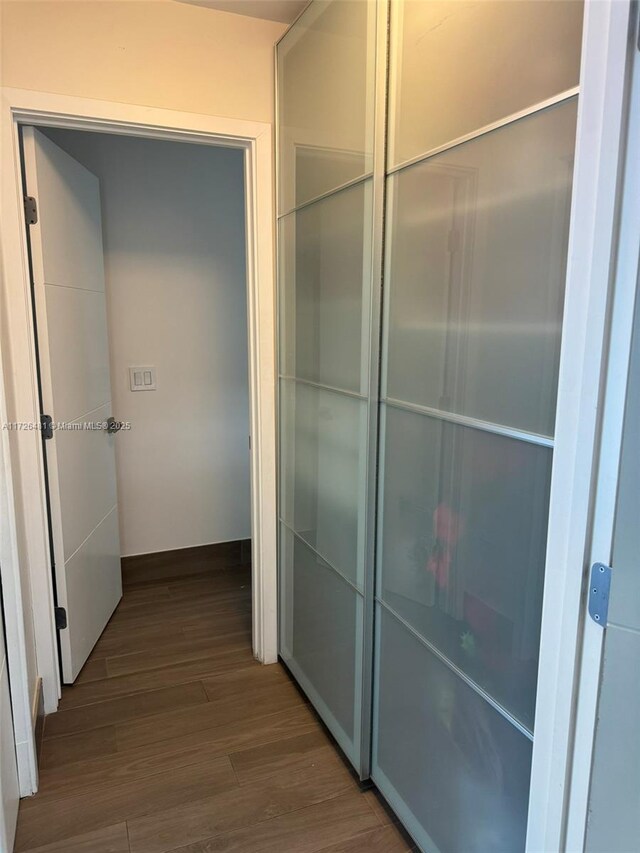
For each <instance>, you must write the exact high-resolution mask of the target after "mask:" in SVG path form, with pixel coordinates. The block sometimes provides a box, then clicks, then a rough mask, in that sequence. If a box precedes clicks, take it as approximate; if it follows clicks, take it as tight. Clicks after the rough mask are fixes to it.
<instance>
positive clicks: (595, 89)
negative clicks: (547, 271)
mask: <svg viewBox="0 0 640 853" xmlns="http://www.w3.org/2000/svg"><path fill="white" fill-rule="evenodd" d="M629 9H630V4H629V0H606V2H605V1H604V0H603V2H590V3H587V4H586V6H585V19H584V30H583V43H582V63H581V79H580V99H579V106H578V127H577V139H576V160H575V169H574V182H573V198H572V207H571V226H570V235H569V253H568V265H567V293H566V298H565V310H564V320H563V341H562V353H561V360H560V376H559V389H558V411H557V416H556V432H555V435H556V439H555V454H554V467H553V474H552V484H551V503H550V510H549V532H548V544H547V559H546V583H545V592H544V604H543V611H542V633H541V643H540V663H539V675H538V692H537V703H536V718H535V730H534V731H535V737H534V745H533V764H532V771H531V794H530V804H529V822H528V831H527V851H529V853H534V851H535V853H541V851H552V850H553V851H562V850H565V829H566V822H567V817H568V802H569V779H570V774H571V761H572V748H573V734H574V732H573V729H574V724H575V703H576V699H577V677H578V660H579V653H580V637H581V628H582V625H583V621H584V613H585V595H584V594H585V583H584V582H585V578H586V575H587V569H588V565H589V554H590V522H591V514H592V506H593V496H594V486H595V475H596V467H595V460H596V456H597V451H598V437H599V429H600V417H601V412H600V410H601V403H602V393H601V392H602V385H603V380H604V374H605V369H606V345H607V325H608V313H609V301H610V292H611V287H610V279H611V253H612V246H613V241H614V238H615V229H616V207H617V204H616V201H617V192H618V170H619V164H620V141H621V130H622V115H623V100H624V91H625V86H624V83H625V67H626V57H627V32H628V24H629Z"/></svg>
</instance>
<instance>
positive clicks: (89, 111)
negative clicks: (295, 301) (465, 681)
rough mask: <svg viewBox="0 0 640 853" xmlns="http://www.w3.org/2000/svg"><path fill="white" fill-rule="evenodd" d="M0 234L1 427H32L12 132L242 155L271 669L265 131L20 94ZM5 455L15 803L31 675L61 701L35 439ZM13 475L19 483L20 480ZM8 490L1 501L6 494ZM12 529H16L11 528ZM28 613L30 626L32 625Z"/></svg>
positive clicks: (271, 401) (258, 650)
mask: <svg viewBox="0 0 640 853" xmlns="http://www.w3.org/2000/svg"><path fill="white" fill-rule="evenodd" d="M3 111H4V116H3V117H4V119H6V120H4V121H3V123H2V131H3V148H2V150H3V164H2V168H3V174H4V175H5V177H6V180H4V181H3V198H2V205H3V228H4V235H3V236H4V237H5V238H6V243H5V244H4V247H3V248H4V260H5V273H6V278H5V287H6V306H7V310H6V313H5V329H4V333H3V352H4V357H5V359H7V362H6V363H7V364H8V359H9V358H10V359H11V365H12V367H13V375H15V376H22V377H26V376H31V377H32V380H34V381H33V382H30V381H26V382H25V381H21V382H17V383H13V381H11V379H10V374H5V383H4V384H5V387H6V391H7V393H6V402H7V413H6V414H7V417H6V420H7V421H11V422H14V421H15V422H24V423H30V422H34V423H35V422H36V421H38V419H39V416H40V413H41V412H40V407H39V405H38V399H37V386H36V384H35V361H34V358H35V356H34V330H33V324H32V318H31V305H30V300H29V297H28V293H29V282H28V275H27V264H26V254H25V232H26V224H25V222H24V220H23V198H22V190H21V186H20V150H19V133H18V130H19V125H37V126H39V127H40V128H42V127H45V126H46V127H56V128H66V129H75V130H80V131H94V132H96V131H97V132H108V133H111V134H116V135H123V134H124V135H128V136H136V137H145V138H149V139H162V140H172V141H181V142H192V143H198V144H200V145H203V146H221V145H222V146H224V147H232V148H236V149H241V151H242V154H243V168H244V174H245V216H246V235H247V246H246V274H247V283H248V290H247V297H248V339H249V396H250V406H249V408H250V421H251V430H250V431H251V435H252V444H253V447H252V451H251V456H250V476H251V483H252V492H251V501H252V508H251V528H252V529H251V539H252V543H253V558H252V584H251V585H252V601H253V607H252V649H253V655H254V656H255V657H256V658H257V660H258V661H259V662H262V663H271V662H274V661H275V660H276V617H275V613H276V608H275V600H276V580H275V574H276V573H275V523H274V510H273V507H274V505H275V440H274V435H275V391H274V387H273V386H274V382H273V376H274V285H273V236H272V235H273V229H272V223H271V213H272V186H271V129H270V126H269V125H266V124H263V123H259V122H248V121H243V120H235V119H226V118H221V117H216V116H204V115H196V114H189V115H186V114H182V113H177V112H175V111H171V110H162V109H152V108H146V107H145V108H142V107H140V108H138V107H132V106H129V105H123V104H116V103H109V102H99V101H82V100H81V99H76V98H71V97H67V96H58V95H52V94H49V93H39V92H31V91H21V90H8V89H5V90H4V91H3ZM3 452H4V453H5V456H6V458H7V459H8V460H9V461H10V462H11V467H10V469H9V471H10V472H11V470H13V472H14V473H13V480H12V481H8V482H7V486H6V490H5V489H4V488H3V494H2V499H3V501H4V500H6V501H7V502H8V505H9V508H10V509H11V507H13V506H14V504H15V502H21V501H24V503H23V505H22V506H23V507H24V511H22V512H21V515H18V514H17V513H18V507H17V506H16V513H15V514H13V513H11V512H9V513H7V516H6V518H7V521H8V524H9V527H8V533H7V536H6V537H5V538H4V539H3V550H2V556H3V570H4V575H5V577H6V579H7V598H8V601H7V606H6V608H5V619H6V621H7V630H8V634H9V636H10V638H11V642H10V644H9V649H8V653H9V667H10V671H11V676H12V685H13V691H12V698H13V710H14V719H15V721H16V744H17V748H18V749H17V752H18V768H19V774H20V793H21V795H22V796H27V795H28V794H30V793H32V792H33V791H35V790H36V789H37V761H36V756H35V741H34V737H33V719H32V708H33V707H36V705H37V703H36V701H35V700H36V696H37V690H38V688H37V684H38V676H40V677H41V678H42V687H43V694H44V704H45V711H46V713H51V712H52V711H54V710H55V709H56V707H57V704H58V697H59V693H60V678H59V673H58V665H57V654H56V644H55V630H54V621H53V607H52V591H51V575H50V559H49V555H48V535H47V534H48V531H47V524H46V504H45V496H44V488H43V471H42V452H41V441H40V435H39V433H38V434H36V432H35V431H18V432H14V433H11V434H10V433H6V432H5V434H4V435H3ZM18 472H19V474H18ZM11 482H12V488H11V490H9V484H10V483H11ZM18 522H19V523H18ZM32 614H33V617H34V618H33V622H31V615H32Z"/></svg>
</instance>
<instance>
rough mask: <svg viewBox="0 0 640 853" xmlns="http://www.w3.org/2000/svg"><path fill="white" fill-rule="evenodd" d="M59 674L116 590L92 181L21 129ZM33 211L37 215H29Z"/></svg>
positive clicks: (111, 438) (96, 631)
mask: <svg viewBox="0 0 640 853" xmlns="http://www.w3.org/2000/svg"><path fill="white" fill-rule="evenodd" d="M23 140H24V164H25V173H26V185H27V195H28V196H30V197H33V198H34V199H36V204H37V221H36V222H35V223H34V224H32V225H30V229H29V230H30V242H31V259H32V265H33V271H32V275H33V281H34V289H35V306H36V324H37V338H38V349H39V353H38V355H39V364H40V382H41V389H42V409H43V414H46V415H50V416H51V418H52V420H53V426H54V429H53V437H52V438H51V439H50V440H45V442H44V446H45V452H46V460H47V469H48V484H49V501H50V516H51V529H52V538H53V552H54V562H55V571H54V575H55V581H56V595H57V603H58V606H59V607H62V608H64V610H65V611H66V621H67V627H66V628H62V629H61V630H60V647H61V652H62V675H63V680H64V681H65V683H71V682H73V681H74V680H75V679H76V677H77V675H78V673H79V672H80V670H81V669H82V666H83V664H84V662H85V661H86V659H87V657H88V655H89V653H90V652H91V649H92V648H93V646H94V645H95V643H96V640H97V639H98V637H99V636H100V634H101V633H102V631H103V629H104V627H105V625H106V624H107V622H108V620H109V617H110V616H111V614H112V613H113V611H114V609H115V607H116V605H117V604H118V601H119V600H120V598H121V596H122V578H121V571H120V542H119V534H118V511H117V497H116V474H115V451H114V444H115V440H116V436H115V435H114V434H111V433H109V432H108V431H107V430H106V429H104V428H103V427H102V426H101V425H103V424H105V423H106V421H107V419H108V418H109V417H110V416H111V414H112V413H111V384H110V377H109V349H108V338H107V315H106V300H105V284H104V258H103V251H102V225H101V217H100V189H99V183H98V179H97V177H96V176H95V175H93V174H91V172H89V171H88V170H87V169H85V168H84V166H82V165H80V163H78V162H77V161H76V160H74V159H73V158H72V157H70V156H69V155H68V154H66V153H65V152H64V151H62V150H61V149H60V148H58V146H57V145H54V144H53V142H51V141H50V140H49V139H48V138H47V137H46V136H44V134H42V133H40V132H39V131H38V130H35V129H34V128H31V127H25V128H24V129H23ZM34 218H35V217H34Z"/></svg>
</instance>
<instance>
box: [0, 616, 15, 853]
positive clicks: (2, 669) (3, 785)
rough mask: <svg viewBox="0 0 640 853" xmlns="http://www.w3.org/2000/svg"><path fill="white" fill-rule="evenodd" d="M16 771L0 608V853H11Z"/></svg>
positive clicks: (13, 832)
mask: <svg viewBox="0 0 640 853" xmlns="http://www.w3.org/2000/svg"><path fill="white" fill-rule="evenodd" d="M18 801H19V793H18V770H17V768H16V748H15V741H14V735H13V720H12V717H11V696H10V694H9V678H8V675H7V654H6V647H5V642H4V629H3V622H2V608H1V607H0V851H4V850H7V851H8V850H13V839H14V836H15V832H16V821H17V819H18Z"/></svg>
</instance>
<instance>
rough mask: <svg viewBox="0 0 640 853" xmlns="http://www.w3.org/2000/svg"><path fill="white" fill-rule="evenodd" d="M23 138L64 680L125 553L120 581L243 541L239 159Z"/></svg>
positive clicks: (116, 583)
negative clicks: (33, 211)
mask: <svg viewBox="0 0 640 853" xmlns="http://www.w3.org/2000/svg"><path fill="white" fill-rule="evenodd" d="M23 151H24V165H25V195H26V196H27V197H29V198H36V199H37V204H38V208H39V209H38V214H37V215H36V216H34V217H33V218H34V219H36V220H37V221H35V222H33V224H32V225H31V226H30V228H29V235H30V248H31V257H32V263H31V268H32V271H33V281H34V306H35V317H36V327H37V337H38V355H39V370H40V394H41V399H42V412H43V416H44V417H48V418H50V419H52V421H53V423H52V426H51V429H50V430H49V431H48V433H47V432H44V431H43V437H45V436H47V435H48V436H50V438H49V439H47V438H46V437H45V440H44V444H43V447H44V452H45V455H46V462H47V465H46V469H47V477H46V479H47V494H48V504H49V519H50V527H51V531H52V562H53V565H54V577H53V584H52V585H53V590H54V596H55V598H56V602H55V604H56V616H57V625H56V627H57V631H58V641H59V645H60V650H61V664H62V667H61V668H62V680H63V682H64V683H72V682H74V681H75V679H76V677H77V676H78V674H79V673H80V671H81V669H82V667H83V665H84V663H85V661H86V659H87V657H88V655H89V654H90V652H91V650H92V648H93V646H94V645H95V642H96V641H97V639H98V637H99V636H100V634H101V633H102V630H103V629H104V627H105V625H106V623H107V621H108V619H109V617H110V616H111V614H112V613H113V611H114V609H115V607H116V606H117V604H118V601H119V599H120V595H121V590H122V582H121V576H120V557H121V556H122V557H123V563H122V565H123V571H124V582H125V584H126V583H127V582H129V583H132V582H140V581H143V582H144V581H153V580H157V579H159V578H160V579H162V578H166V577H173V576H174V575H184V574H197V573H201V572H203V571H206V568H207V566H211V567H214V566H217V565H218V564H219V562H220V560H221V559H223V560H224V559H225V558H226V559H227V560H228V559H233V558H236V557H237V560H238V561H239V560H240V548H241V543H242V547H243V552H244V553H248V548H247V547H246V544H247V543H248V541H249V540H250V536H251V517H250V507H251V499H250V488H251V486H250V465H249V462H250V459H249V444H250V439H249V433H250V429H249V388H248V355H247V300H246V252H245V245H246V238H245V216H244V173H243V171H244V170H243V154H242V151H240V150H238V149H234V148H223V147H215V148H212V147H210V146H202V145H193V144H185V143H181V142H169V141H159V140H150V139H140V138H135V137H126V136H114V135H111V134H97V133H91V132H89V133H83V132H78V131H75V130H55V129H48V130H47V129H44V130H43V131H40V130H38V129H35V128H32V127H25V128H24V129H23ZM44 413H46V414H44ZM109 418H112V420H113V421H114V423H113V424H112V425H111V426H109V425H108V419H109ZM101 427H106V429H101ZM118 427H120V429H118ZM105 432H106V435H104V433H105ZM116 482H117V489H116ZM118 528H119V536H118ZM234 546H235V547H234ZM236 551H237V555H236V553H235V552H236Z"/></svg>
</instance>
